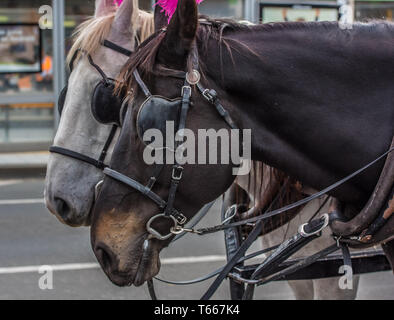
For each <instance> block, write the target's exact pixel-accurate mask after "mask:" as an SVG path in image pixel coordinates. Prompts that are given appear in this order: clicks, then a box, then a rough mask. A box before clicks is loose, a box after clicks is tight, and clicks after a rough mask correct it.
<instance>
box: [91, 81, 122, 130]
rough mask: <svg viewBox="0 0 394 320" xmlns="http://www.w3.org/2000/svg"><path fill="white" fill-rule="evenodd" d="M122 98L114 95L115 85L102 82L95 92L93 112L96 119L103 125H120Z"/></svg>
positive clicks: (92, 104)
mask: <svg viewBox="0 0 394 320" xmlns="http://www.w3.org/2000/svg"><path fill="white" fill-rule="evenodd" d="M121 107H122V98H120V97H118V96H117V95H114V84H113V83H109V82H106V81H104V80H102V81H100V82H99V83H98V84H97V86H96V88H95V89H94V91H93V96H92V103H91V110H92V114H93V116H94V118H95V119H96V120H97V121H98V122H100V123H103V124H116V125H118V126H119V125H120V110H121Z"/></svg>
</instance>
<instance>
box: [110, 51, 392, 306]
mask: <svg viewBox="0 0 394 320" xmlns="http://www.w3.org/2000/svg"><path fill="white" fill-rule="evenodd" d="M189 59H191V60H192V65H193V70H192V71H190V72H184V71H179V70H171V73H170V76H171V77H176V78H179V79H183V80H184V85H183V87H182V90H181V94H180V96H181V98H180V99H179V100H176V101H178V102H179V104H180V108H181V109H180V113H179V119H178V133H180V134H181V139H180V140H178V142H177V143H176V146H175V147H177V146H179V144H180V142H179V141H182V140H183V139H182V138H183V135H182V134H183V130H182V129H184V128H185V123H186V118H187V114H188V110H189V108H190V103H191V94H192V86H195V88H197V91H198V93H200V94H201V95H202V96H203V97H204V98H205V99H206V100H207V101H208V102H209V103H210V104H211V105H212V106H213V107H214V108H215V110H216V111H217V112H218V114H219V115H220V116H221V117H222V119H223V120H224V122H225V123H226V124H227V125H228V126H229V127H230V128H232V129H239V128H238V126H237V125H236V123H235V122H234V121H233V119H232V118H231V115H230V114H229V112H228V111H227V110H226V109H225V108H224V107H223V105H222V104H221V103H220V100H219V99H218V96H217V93H216V91H215V90H213V89H206V88H205V87H203V85H202V84H201V82H200V79H201V77H200V74H199V71H198V57H197V49H196V47H195V46H193V49H192V51H191V53H190V55H189ZM133 76H134V78H135V81H136V82H137V84H138V86H139V88H140V89H141V91H142V92H143V93H144V94H145V97H146V100H145V102H144V103H143V104H142V105H141V107H144V106H146V105H149V104H155V105H162V106H167V107H170V108H171V102H173V101H174V100H170V99H168V98H165V97H161V96H156V95H152V94H151V92H150V90H149V89H148V87H147V86H146V84H145V83H144V81H143V80H142V79H141V77H140V75H139V73H138V70H137V69H136V70H134V72H133ZM163 109H165V108H164V107H163ZM139 112H141V110H139ZM137 118H138V116H137ZM137 122H138V120H137ZM137 127H138V129H137V131H139V130H140V128H139V127H140V125H139V124H138V123H137ZM175 149H176V148H175ZM393 150H394V147H393V146H392V147H391V148H390V149H389V150H387V151H386V152H385V153H383V154H382V155H380V156H379V157H377V158H376V159H374V160H373V161H371V162H369V163H368V164H366V165H365V166H364V167H362V168H360V169H359V170H356V171H355V172H353V173H351V174H349V175H348V176H346V177H345V178H343V179H341V180H339V181H337V182H335V183H334V184H332V185H330V186H329V187H327V188H325V189H323V190H321V191H320V192H317V193H315V194H313V195H311V196H309V197H306V198H304V199H302V200H300V201H297V202H295V203H293V204H290V205H287V206H285V207H282V208H279V209H276V210H273V211H270V210H267V211H266V212H265V213H264V214H262V215H260V216H256V217H252V218H249V219H245V220H241V221H236V222H230V221H231V218H232V217H234V216H235V214H236V212H235V213H233V214H232V215H231V214H227V216H230V219H226V220H225V223H222V224H220V225H217V226H213V227H209V228H202V229H193V228H184V224H185V223H186V222H187V219H186V217H185V216H184V215H183V214H182V213H181V212H180V211H179V210H177V209H175V208H174V201H175V197H176V192H177V189H178V185H179V182H180V181H181V179H182V174H183V170H184V168H183V167H182V166H181V165H179V163H178V162H177V160H176V161H175V164H174V165H173V167H172V174H171V181H170V187H169V193H168V198H167V200H164V199H163V198H162V197H160V196H159V195H158V194H156V193H155V192H154V191H152V188H153V186H154V184H155V182H156V181H157V180H158V178H159V175H160V172H161V170H162V168H163V165H159V166H158V167H157V169H156V170H154V174H153V175H152V176H151V177H150V179H149V182H148V183H147V184H146V185H144V184H141V183H140V182H138V181H137V180H135V179H133V178H130V177H128V176H126V175H124V174H122V173H120V172H118V171H116V170H113V169H111V168H109V167H106V168H104V171H103V172H104V174H105V175H107V176H109V177H111V178H113V179H115V180H117V181H119V182H122V183H124V184H126V185H128V186H129V187H131V188H133V189H135V190H137V191H139V192H140V193H142V194H143V195H145V196H146V197H148V198H149V199H151V200H152V201H153V202H155V203H156V204H157V205H158V207H159V208H160V209H161V210H162V212H161V213H159V214H157V215H154V216H153V217H152V218H150V219H149V221H148V222H147V224H146V230H147V232H148V233H149V237H148V240H147V241H149V239H152V238H155V239H158V240H166V239H168V238H170V237H171V236H173V235H176V234H178V233H182V232H183V233H184V232H190V233H195V234H198V235H204V234H208V233H212V232H217V231H221V230H224V231H225V232H229V231H231V230H234V229H235V228H236V227H240V226H243V225H246V224H250V223H255V225H254V228H253V230H252V231H251V232H250V233H249V235H248V237H247V238H246V239H245V240H244V241H243V242H242V244H241V245H240V246H239V247H237V248H236V250H234V252H232V254H231V256H229V261H228V263H227V264H226V265H225V266H224V267H223V268H221V269H219V270H217V271H216V272H213V273H211V274H209V275H207V276H206V277H202V278H199V279H195V280H192V281H189V282H172V281H166V280H162V279H159V280H160V281H163V282H167V283H172V284H186V283H196V282H200V281H203V280H206V279H209V278H211V277H213V276H215V275H217V277H216V279H215V281H214V282H213V283H212V284H211V286H210V287H209V289H208V291H207V292H206V293H205V294H204V295H203V297H202V299H203V300H206V299H209V298H210V297H211V296H212V295H213V293H214V292H215V291H216V289H217V288H218V287H219V285H220V284H221V282H222V281H223V280H224V279H225V277H227V276H229V277H234V278H236V277H237V276H236V275H234V273H231V271H232V270H233V268H234V267H235V266H236V265H239V264H240V263H242V262H243V261H245V260H246V257H244V255H245V252H246V251H247V249H248V248H249V247H250V246H251V244H252V243H253V242H254V241H255V240H256V238H257V237H258V236H259V235H260V232H261V227H262V222H263V220H265V219H268V218H270V217H273V216H276V215H279V214H282V213H284V212H286V211H288V210H291V209H293V208H296V207H300V206H302V205H304V204H306V203H308V202H310V201H312V200H314V199H317V198H319V197H321V196H322V195H324V194H326V193H328V192H330V191H332V190H334V189H335V188H337V187H339V186H340V185H342V184H344V183H345V182H347V181H349V180H350V179H352V178H354V177H355V176H357V175H358V174H360V173H361V172H363V171H365V170H366V169H368V168H369V167H371V166H372V165H374V164H375V163H377V162H378V161H380V160H382V159H383V158H385V157H386V156H387V155H388V154H389V153H391V152H392V151H393ZM229 210H235V211H236V210H237V208H236V207H235V209H234V207H231V208H230V209H229ZM159 218H165V219H169V220H171V221H172V223H173V226H172V227H171V228H170V231H169V232H168V233H167V234H161V233H160V232H158V231H157V230H155V229H153V228H152V223H153V222H154V221H155V220H157V219H159ZM336 219H337V217H335V216H334V215H332V216H330V215H329V214H324V215H323V216H322V217H321V218H318V219H313V220H310V221H309V222H308V223H305V224H303V225H301V226H300V228H299V230H298V233H297V234H296V235H295V236H293V237H291V238H290V239H288V240H287V241H285V242H284V243H282V244H281V245H279V246H276V247H274V248H269V250H271V251H273V253H272V254H271V255H270V256H269V257H268V258H267V259H266V260H264V262H263V263H262V264H261V265H260V266H258V267H257V268H256V269H255V270H254V272H253V273H252V275H251V278H250V279H249V280H245V279H243V280H244V283H247V289H246V291H245V292H244V293H243V298H244V299H250V298H251V297H252V295H253V291H254V288H255V286H256V285H258V284H262V283H266V282H268V281H272V280H275V279H278V278H281V277H284V276H286V275H287V274H291V273H293V272H295V271H297V270H299V269H301V268H305V267H307V266H309V265H311V264H313V263H314V262H316V261H318V260H319V259H320V258H322V257H325V256H327V255H329V254H331V253H333V252H335V251H337V250H338V249H341V250H342V256H343V259H344V264H345V265H348V266H351V257H350V253H349V250H348V247H347V245H346V243H344V242H342V241H341V239H340V238H337V243H336V244H334V245H332V246H330V247H328V248H326V249H324V250H322V251H321V252H318V253H316V254H315V255H313V256H311V257H308V258H306V259H304V260H302V261H300V262H298V263H295V264H293V265H290V266H288V267H286V268H282V269H281V270H280V271H279V272H278V271H277V268H278V266H280V265H281V264H282V263H283V262H284V261H285V260H286V259H287V258H288V257H290V256H291V255H292V254H294V253H295V252H297V251H298V250H300V249H301V248H302V247H304V246H305V245H306V244H308V243H309V242H310V241H312V240H314V239H316V238H318V237H320V235H321V232H322V230H323V229H324V228H326V227H327V226H328V225H329V224H330V223H331V222H332V221H333V220H336ZM380 227H382V225H380ZM269 250H267V251H269ZM238 280H239V278H238ZM149 292H150V293H151V296H152V298H156V295H155V294H154V288H153V284H152V283H149Z"/></svg>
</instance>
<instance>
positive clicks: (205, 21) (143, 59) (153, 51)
mask: <svg viewBox="0 0 394 320" xmlns="http://www.w3.org/2000/svg"><path fill="white" fill-rule="evenodd" d="M199 21H200V24H199V28H198V33H197V40H198V41H201V43H203V44H204V47H203V48H202V50H203V51H204V52H205V51H206V50H207V44H208V40H209V39H211V38H213V39H216V40H217V41H218V42H219V43H220V44H224V45H225V46H226V48H227V49H228V50H230V51H231V49H233V48H234V47H235V45H237V44H238V45H241V46H243V47H246V48H247V46H246V45H245V44H243V43H242V42H240V41H236V40H234V41H233V43H228V42H227V39H226V38H225V37H223V34H224V31H227V29H231V30H233V31H236V30H247V29H249V28H250V26H249V25H246V24H242V23H238V22H236V21H235V20H232V19H213V18H209V17H207V16H203V15H200V16H199ZM164 37H165V32H163V30H159V31H157V32H156V33H154V34H152V35H151V36H150V37H148V38H147V39H146V40H145V41H144V42H143V43H141V44H140V46H139V47H138V49H137V51H136V52H135V53H134V54H133V55H132V56H131V57H130V59H129V60H128V61H127V63H126V64H125V65H124V67H123V68H122V70H121V72H120V74H119V76H118V80H119V81H117V83H118V85H117V87H116V88H115V91H116V92H118V93H119V92H121V91H123V89H125V88H126V89H127V91H130V92H132V91H133V89H134V85H135V83H134V78H133V72H134V70H136V69H137V68H139V71H140V73H141V75H144V74H150V73H153V69H154V66H155V60H156V56H157V53H158V51H159V48H160V45H161V42H162V41H163V39H164ZM230 40H233V39H230ZM250 51H251V50H250Z"/></svg>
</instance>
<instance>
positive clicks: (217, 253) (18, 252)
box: [0, 179, 394, 299]
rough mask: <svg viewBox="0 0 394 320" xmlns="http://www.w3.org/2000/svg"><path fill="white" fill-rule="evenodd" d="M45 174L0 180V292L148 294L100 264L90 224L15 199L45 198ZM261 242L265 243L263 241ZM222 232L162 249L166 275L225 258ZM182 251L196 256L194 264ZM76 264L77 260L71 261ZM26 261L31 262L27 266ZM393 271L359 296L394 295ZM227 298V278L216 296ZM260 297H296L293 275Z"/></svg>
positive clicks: (167, 290) (169, 292) (194, 294)
mask: <svg viewBox="0 0 394 320" xmlns="http://www.w3.org/2000/svg"><path fill="white" fill-rule="evenodd" d="M42 194H43V180H42V179H36V180H24V181H22V180H0V299H148V298H149V296H148V292H147V289H146V287H145V286H143V287H140V288H135V287H130V288H118V287H116V286H114V285H113V284H112V283H111V282H110V281H109V280H108V279H107V278H106V276H105V275H104V273H103V272H102V271H101V270H100V269H99V268H98V267H97V266H96V265H95V263H96V259H95V257H94V255H93V253H92V250H91V248H90V241H89V229H88V228H75V229H73V228H70V227H67V226H64V225H62V224H61V223H59V222H58V221H57V219H56V218H55V217H53V216H52V215H51V214H50V213H49V212H48V211H47V210H46V208H45V206H44V205H43V203H41V202H40V201H34V200H28V201H27V203H21V202H20V201H9V200H12V199H41V198H42ZM218 210H219V206H218V205H216V206H215V207H214V209H213V211H212V213H211V214H210V215H209V216H208V217H206V218H205V220H204V221H203V223H202V224H203V225H210V224H213V223H218V222H219V221H218V217H219V214H218ZM254 248H259V244H256V245H255V246H254ZM223 255H224V248H223V240H222V234H214V235H208V236H206V237H204V238H198V236H193V235H190V236H187V237H185V238H183V239H182V240H181V241H179V242H178V243H176V244H174V245H173V246H172V247H170V248H168V249H166V250H165V252H163V254H162V259H163V261H165V262H166V264H164V265H163V267H162V270H161V273H160V276H161V277H163V278H165V279H171V280H186V279H191V278H194V277H197V276H200V275H203V274H205V273H207V272H209V271H212V270H215V269H216V268H218V267H220V266H222V265H223V263H224V261H222V260H221V259H222V257H223ZM177 257H181V258H184V257H197V258H198V259H202V260H203V261H204V262H196V260H195V259H196V258H191V261H192V263H190V262H189V263H188V261H184V259H183V260H182V259H181V260H179V259H174V258H177ZM70 264H72V265H70ZM41 265H57V266H58V268H60V270H59V271H54V275H53V289H52V290H41V289H40V288H39V285H38V283H39V279H40V277H42V276H43V274H40V273H39V272H38V267H39V266H41ZM20 267H24V268H22V269H21V268H20ZM208 284H209V282H205V283H203V284H197V285H192V286H184V287H175V286H168V285H164V284H161V283H158V282H157V281H156V287H157V292H158V296H159V297H160V298H163V299H198V298H199V297H200V296H201V295H202V293H203V292H204V289H206V288H207V286H208ZM393 297H394V277H393V276H392V274H391V273H390V272H381V273H373V274H368V275H363V276H362V277H361V280H360V287H359V292H358V299H393ZM214 298H216V299H228V298H229V292H228V283H227V282H225V283H224V284H223V285H222V287H221V288H220V289H219V291H218V292H217V294H216V295H215V296H214ZM256 298H257V299H294V296H293V294H292V292H291V290H290V287H289V286H288V284H287V283H286V282H276V283H273V284H269V285H267V286H264V287H259V288H257V290H256Z"/></svg>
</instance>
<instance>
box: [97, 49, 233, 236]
mask: <svg viewBox="0 0 394 320" xmlns="http://www.w3.org/2000/svg"><path fill="white" fill-rule="evenodd" d="M189 58H191V59H192V65H193V69H192V71H190V72H184V71H178V70H172V71H174V72H172V74H171V76H173V77H176V78H179V79H183V80H184V84H183V87H182V90H181V111H180V115H179V124H178V128H177V135H178V138H177V141H176V142H175V150H176V149H177V147H179V146H180V144H181V143H182V142H183V138H184V135H183V129H185V126H186V119H187V114H188V111H189V108H190V103H191V95H192V86H196V88H197V90H198V92H199V93H201V94H202V95H203V97H204V98H205V99H206V100H207V101H208V102H209V103H210V104H212V105H213V106H214V107H215V109H216V110H217V112H218V113H219V115H220V116H221V117H222V118H223V119H224V121H225V122H226V123H227V124H228V126H229V127H230V128H231V129H238V126H237V125H236V124H235V122H234V121H233V120H232V118H231V116H230V114H229V113H228V111H227V110H226V109H225V108H224V107H223V106H222V105H221V103H220V101H219V100H218V98H217V93H216V91H215V90H213V89H206V88H204V87H203V86H202V85H201V83H200V79H201V76H200V73H199V71H198V55H197V49H196V47H195V46H193V50H192V52H191V54H190V56H189ZM133 76H134V79H135V81H136V82H137V84H138V86H139V87H140V89H141V91H142V92H143V93H144V95H145V97H146V101H147V100H149V99H152V98H155V99H162V100H163V103H166V100H165V99H163V98H162V97H158V96H154V95H152V93H151V92H150V90H149V89H148V87H147V86H146V84H145V83H144V81H143V80H142V79H141V77H140V75H139V73H138V70H137V69H136V70H134V72H133ZM144 103H145V102H144ZM162 168H163V165H158V167H157V169H156V170H154V173H153V175H152V176H151V177H150V179H149V182H148V183H147V184H146V185H143V184H141V183H140V182H138V181H136V180H135V179H132V178H130V177H128V176H126V175H124V174H122V173H120V172H118V171H116V170H113V169H111V168H109V167H106V168H104V171H103V172H104V174H105V175H107V176H109V177H111V178H113V179H115V180H117V181H120V182H122V183H124V184H126V185H128V186H129V187H131V188H133V189H135V190H137V191H139V192H140V193H142V194H143V195H145V196H146V197H148V198H149V199H151V200H152V201H153V202H155V203H156V204H157V205H158V206H159V208H160V209H161V210H162V212H161V213H159V214H157V215H154V216H153V217H151V218H150V219H149V220H148V222H147V224H146V229H147V231H148V233H149V238H156V239H159V240H166V239H168V238H170V237H171V236H173V235H177V234H180V233H182V232H184V231H185V229H184V228H183V226H184V225H185V223H186V222H187V218H186V217H185V216H184V215H183V214H182V213H181V212H180V211H179V210H177V209H175V208H174V202H175V197H176V192H177V189H178V185H179V183H180V181H181V179H182V175H183V167H182V166H181V165H180V164H179V161H178V158H177V157H175V163H174V165H173V166H172V173H171V181H170V187H169V193H168V198H167V201H166V200H164V199H163V198H162V197H160V196H159V195H158V194H157V193H155V192H153V191H152V188H153V186H154V184H155V182H156V181H157V180H158V178H159V175H160V173H161V171H162ZM159 218H165V219H170V220H171V221H172V223H173V226H172V227H171V228H170V232H169V233H167V234H164V235H163V234H161V233H160V232H158V231H157V230H155V229H154V228H152V223H153V222H154V221H155V220H156V219H159Z"/></svg>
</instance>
